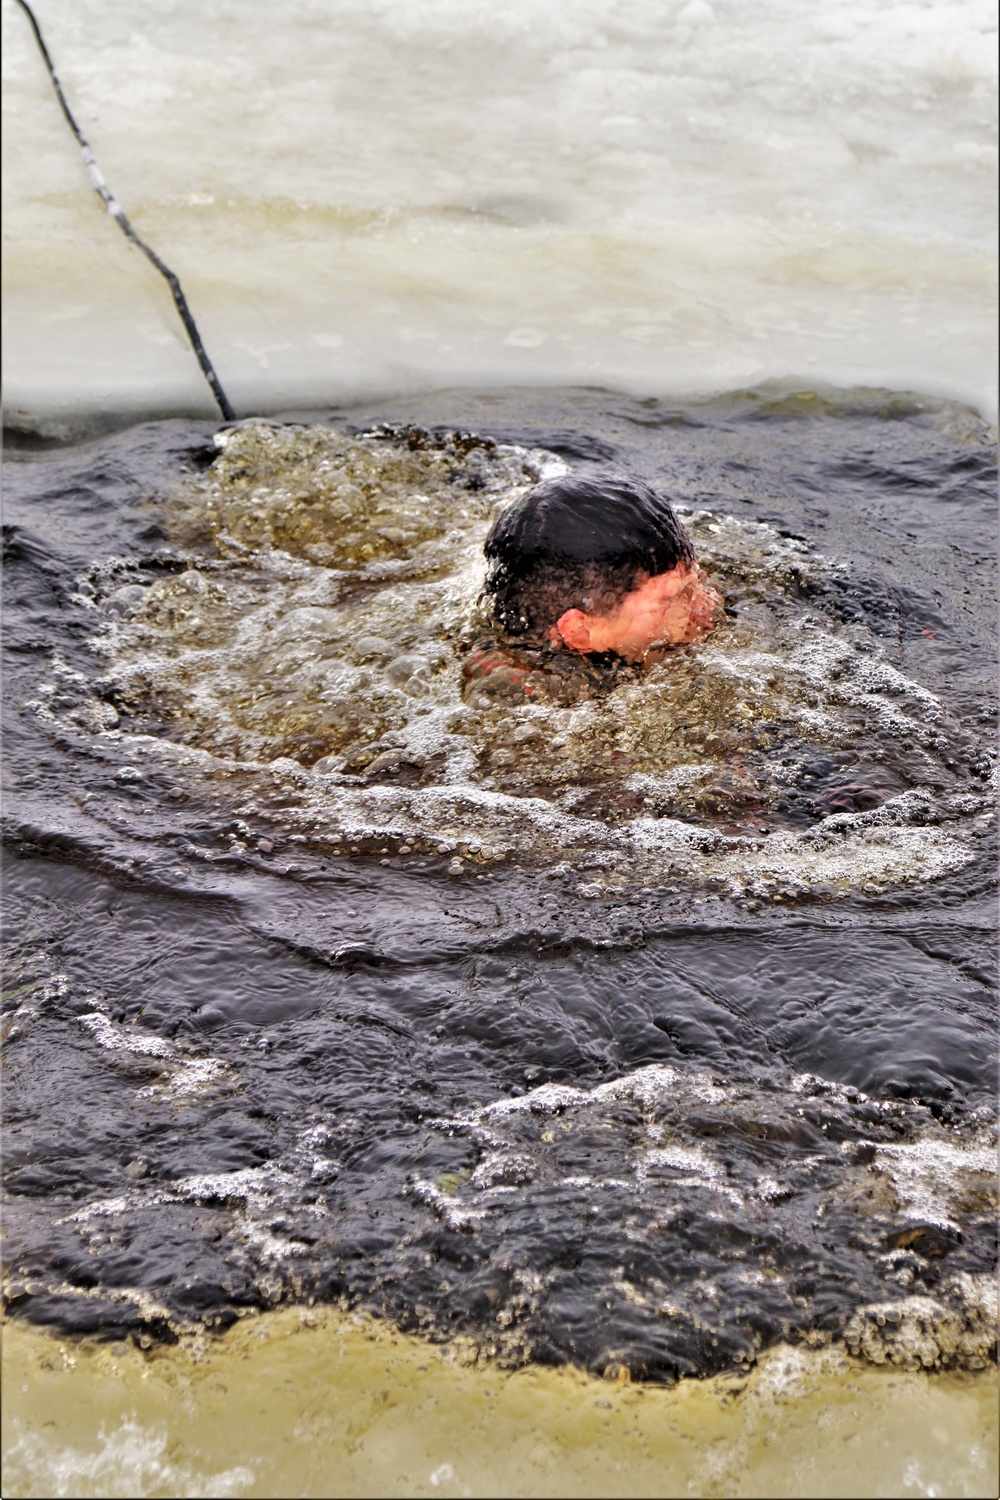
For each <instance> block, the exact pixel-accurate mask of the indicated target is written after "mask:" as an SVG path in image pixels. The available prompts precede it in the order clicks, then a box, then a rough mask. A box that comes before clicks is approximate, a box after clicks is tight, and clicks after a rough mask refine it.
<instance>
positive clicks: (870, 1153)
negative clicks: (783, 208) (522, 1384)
mask: <svg viewBox="0 0 1000 1500" xmlns="http://www.w3.org/2000/svg"><path fill="white" fill-rule="evenodd" d="M472 408H475V413H474V414H475V421H476V425H477V426H480V427H482V428H487V429H488V431H493V432H495V433H496V434H497V436H495V437H491V436H489V435H482V436H476V435H474V434H472V433H470V432H468V431H463V430H457V429H456V428H455V426H454V423H455V421H456V420H459V421H465V422H466V423H467V425H472V424H471V422H470V419H469V411H470V410H472ZM487 410H488V412H489V415H490V421H489V422H487V421H486V419H485V418H484V411H487ZM442 412H443V414H444V415H445V416H446V417H447V418H448V421H447V424H446V425H445V424H444V423H439V419H440V418H441V417H442ZM416 414H417V415H419V416H420V417H421V418H422V420H423V421H424V422H426V423H428V424H430V425H427V426H423V427H418V426H414V425H413V424H412V422H411V421H409V418H410V417H411V416H412V415H414V413H413V412H412V411H408V410H407V409H405V408H403V407H401V408H399V409H397V410H396V411H395V412H390V413H389V415H390V416H392V417H393V418H394V420H393V421H392V422H389V423H386V424H384V425H378V424H376V423H374V422H373V421H372V420H370V419H368V418H366V419H364V420H362V421H360V422H359V423H358V424H357V425H356V426H354V427H350V428H348V427H346V426H344V425H331V424H330V423H321V422H319V421H317V420H310V421H309V422H305V423H293V424H281V423H269V422H254V423H247V424H241V425H239V426H237V427H235V428H230V429H228V430H226V431H224V432H223V433H222V434H221V435H220V439H219V441H218V442H216V443H214V444H213V442H212V438H213V434H212V432H211V429H209V428H207V427H206V426H205V425H204V424H201V425H197V424H170V423H165V424H152V425H150V426H148V427H146V428H142V429H138V430H136V431H135V432H133V433H129V434H123V435H121V436H119V437H117V438H112V439H108V440H106V441H104V442H103V443H101V444H98V445H96V446H91V447H84V448H81V449H77V450H68V451H65V452H64V451H58V450H57V451H54V452H52V453H37V454H28V455H26V456H23V457H22V458H21V459H19V460H17V461H16V462H12V463H11V464H10V465H9V468H8V485H7V491H8V501H7V512H8V520H9V530H10V536H9V550H8V553H7V556H6V561H5V569H6V573H7V579H8V583H7V593H6V600H7V604H6V609H7V619H8V628H7V645H8V649H9V651H10V658H9V662H10V665H9V667H8V683H9V684H10V687H9V690H8V700H9V701H8V712H9V715H10V718H9V725H8V730H7V747H8V752H7V758H8V769H9V771H10V773H11V776H12V778H13V785H14V790H15V792H16V796H14V797H12V798H11V799H10V800H9V801H8V842H9V846H10V848H11V849H12V851H13V853H14V854H16V855H17V856H18V857H17V858H15V859H12V860H11V862H10V866H9V873H8V877H7V883H6V891H5V898H6V901H7V905H8V912H9V915H8V928H7V930H8V933H10V934H12V935H13V938H14V950H15V951H14V954H13V958H12V961H11V963H10V964H9V967H8V974H9V979H8V992H7V1000H6V1002H5V1003H6V1004H7V1006H8V1017H7V1025H8V1028H9V1030H8V1046H9V1058H10V1070H9V1074H8V1131H9V1138H8V1149H7V1153H6V1158H5V1168H6V1174H7V1190H8V1194H9V1197H8V1209H7V1212H6V1222H7V1225H8V1228H9V1230H10V1246H9V1250H8V1256H9V1280H8V1294H9V1300H10V1305H11V1306H12V1307H13V1308H15V1309H17V1310H19V1311H21V1312H23V1313H24V1314H26V1315H27V1316H28V1317H31V1318H33V1319H35V1320H36V1321H39V1322H47V1323H50V1324H52V1325H54V1326H56V1327H58V1328H61V1329H73V1330H76V1331H78V1332H96V1333H100V1334H104V1335H106V1334H109V1333H119V1334H121V1333H125V1332H131V1333H132V1334H133V1335H134V1336H135V1338H136V1339H138V1340H139V1341H140V1342H143V1341H149V1340H153V1341H156V1340H164V1339H168V1340H169V1339H171V1338H176V1337H179V1336H183V1337H187V1336H188V1334H189V1333H191V1332H193V1331H196V1330H198V1329H200V1328H204V1327H206V1326H209V1327H222V1326H225V1325H226V1324H228V1323H231V1322H232V1321H233V1320H234V1319H236V1318H238V1317H239V1316H241V1315H242V1314H243V1313H245V1312H246V1311H247V1310H248V1309H260V1308H270V1307H274V1306H275V1305H277V1304H280V1303H282V1302H287V1301H293V1302H294V1301H301V1300H304V1299H309V1298H312V1299H314V1300H319V1301H338V1300H343V1301H345V1302H347V1303H350V1304H357V1303H361V1304H363V1305H364V1306H366V1307H368V1308H370V1309H372V1310H373V1311H376V1312H378V1313H380V1314H382V1315H384V1316H387V1317H390V1318H392V1319H394V1320H396V1322H397V1323H398V1324H399V1325H400V1326H402V1327H404V1328H411V1329H418V1328H419V1329H423V1330H425V1331H426V1332H428V1333H430V1334H431V1335H433V1336H434V1337H437V1338H448V1339H453V1338H456V1337H460V1338H463V1339H465V1340H466V1344H465V1345H464V1346H463V1347H465V1348H466V1351H467V1354H468V1357H469V1358H476V1359H481V1360H483V1361H496V1360H499V1361H501V1362H503V1363H506V1364H513V1365H517V1364H520V1363H523V1362H525V1361H536V1362H560V1361H566V1360H570V1361H574V1362H576V1363H578V1364H580V1365H582V1366H585V1367H587V1368H589V1369H590V1370H592V1371H595V1372H604V1373H607V1374H618V1373H619V1372H620V1373H622V1374H625V1373H629V1374H632V1375H635V1376H645V1377H647V1378H655V1379H667V1380H669V1379H672V1378H674V1377H676V1376H677V1375H681V1374H689V1373H691V1374H706V1373H709V1372H712V1371H719V1370H723V1369H727V1368H730V1369H731V1368H744V1367H748V1366H749V1365H751V1364H753V1362H754V1361H755V1360H757V1358H758V1357H759V1355H760V1354H761V1351H763V1350H764V1349H766V1348H767V1347H768V1346H769V1345H772V1344H774V1343H775V1342H778V1341H781V1340H783V1339H789V1338H791V1339H799V1340H805V1341H807V1342H811V1343H823V1342H825V1341H828V1340H830V1339H843V1340H844V1341H845V1342H846V1344H847V1347H848V1349H849V1350H850V1351H852V1352H854V1353H856V1354H857V1356H858V1357H861V1358H864V1359H866V1360H868V1361H870V1362H875V1363H886V1364H893V1365H897V1366H905V1367H911V1368H912V1367H923V1368H939V1367H954V1366H965V1367H972V1368H978V1367H979V1366H980V1365H981V1364H982V1363H983V1362H984V1361H985V1360H986V1359H988V1358H989V1357H990V1349H991V1345H992V1338H993V1335H992V1331H991V1330H992V1322H991V1317H992V1315H991V1312H990V1302H989V1295H988V1292H989V1286H990V1282H989V1280H988V1277H989V1274H990V1271H991V1268H992V1265H993V1250H992V1232H993V1224H994V1220H993V1218H992V1208H991V1204H992V1196H993V1195H992V1178H991V1176H990V1174H989V1164H990V1161H991V1157H990V1151H991V1149H992V1141H993V1136H992V1134H991V1129H992V1115H991V1113H990V1108H989V1103H990V1100H991V1097H992V1088H993V1082H992V1080H993V1064H992V1041H991V1029H990V1028H991V1015H992V1009H991V1006H992V1001H991V996H990V994H989V989H988V982H989V971H988V969H987V967H986V965H985V962H984V957H983V953H984V944H985V943H986V942H987V941H988V939H989V936H990V923H991V920H992V918H991V916H989V915H984V908H983V906H982V904H981V903H982V901H983V897H984V892H985V891H986V889H987V881H988V878H989V865H988V858H987V854H986V846H987V843H988V838H989V831H990V827H991V822H990V806H991V804H990V803H989V801H988V797H987V793H988V787H989V780H990V776H991V771H992V752H991V750H990V747H989V746H988V745H987V744H985V743H984V740H983V729H984V725H985V723H986V722H987V720H988V719H989V716H990V714H991V698H990V692H991V689H990V686H989V674H990V671H991V660H992V659H991V656H990V647H989V635H988V621H989V618H990V617H989V613H988V610H989V595H990V587H989V577H988V572H987V565H988V561H989V560H988V558H987V556H986V553H985V547H984V544H983V541H982V538H983V536H984V535H985V531H984V529H983V528H984V516H985V512H986V506H985V501H984V499H983V497H984V496H985V493H986V488H985V477H986V472H987V466H988V454H987V452H986V449H985V447H984V442H983V438H982V434H981V433H980V432H979V430H978V429H977V427H976V424H975V422H974V421H973V420H972V419H971V418H970V417H969V416H968V414H966V413H962V412H960V411H958V410H956V409H953V408H949V407H946V406H942V405H940V404H938V405H934V404H932V403H920V402H916V401H910V400H904V399H902V398H892V399H891V400H890V399H888V398H882V397H877V396H872V395H871V394H867V395H866V394H864V393H856V394H855V395H853V396H850V397H834V396H829V397H827V398H826V399H824V400H819V399H818V398H816V397H814V396H812V395H795V394H785V395H781V396H775V395H774V393H773V392H772V393H764V394H754V393H749V394H743V395H741V396H738V397H734V398H726V400H725V401H722V400H720V401H719V402H716V403H714V404H713V403H706V404H704V405H702V406H700V407H697V408H695V407H692V408H691V409H690V410H684V411H681V410H676V409H669V408H666V407H664V406H662V405H661V404H659V403H656V402H630V401H628V400H627V399H626V398H622V397H613V396H610V395H607V394H604V395H602V394H600V393H581V392H576V393H564V394H562V395H559V394H556V395H549V396H546V397H544V398H543V397H540V396H538V395H537V394H535V395H533V396H532V398H531V400H530V401H529V402H526V401H525V398H524V397H522V396H518V395H517V394H516V393H515V394H513V395H509V396H506V397H490V398H489V399H488V401H486V400H484V399H483V398H480V399H479V402H478V405H477V403H476V401H474V400H473V399H472V398H469V399H468V401H467V403H466V408H465V409H464V410H463V409H462V402H461V400H460V399H459V398H452V397H448V398H445V397H442V398H439V401H438V405H437V406H435V403H434V402H433V401H430V400H428V401H427V402H425V403H424V409H423V410H421V411H420V412H418V413H416ZM397 419H398V420H397ZM436 424H437V425H436ZM568 465H569V466H573V467H579V468H586V469H589V470H590V471H592V472H593V471H596V470H599V469H600V468H601V467H602V466H603V467H609V466H614V467H616V468H619V469H621V468H625V469H627V470H630V471H631V472H635V473H638V474H641V475H643V477H649V478H652V479H653V480H654V481H655V482H657V483H660V484H661V485H663V487H664V488H665V489H666V490H667V492H668V493H670V494H671V495H672V496H675V497H676V499H677V501H678V504H679V507H680V509H681V510H682V513H683V514H684V516H685V519H686V523H687V524H688V526H689V528H690V531H691V534H692V537H693V539H694V541H695V545H696V548H697V551H698V554H699V557H700V559H701V560H702V563H703V565H704V567H705V569H706V571H707V572H708V573H709V575H710V576H711V577H712V578H713V579H714V580H715V582H716V583H717V584H718V586H719V588H720V590H721V592H722V594H723V595H724V598H725V601H726V615H725V618H724V620H723V621H722V622H721V623H720V626H719V628H718V629H717V631H716V632H715V633H714V634H713V635H712V636H711V637H710V638H709V639H708V640H706V641H704V642H702V643H701V644H699V645H694V646H689V647H684V648H678V649H674V650H671V651H668V652H667V653H665V655H664V656H663V659H662V660H659V661H657V662H655V663H651V664H650V665H649V666H648V668H647V669H645V670H644V671H639V670H636V669H633V668H626V667H623V666H621V665H619V666H617V667H614V666H609V667H606V668H598V667H595V666H594V665H593V664H590V665H588V664H586V663H572V662H569V661H568V659H566V658H564V657H560V658H556V657H553V656H550V655H548V654H547V653H544V652H542V653H539V654H538V657H537V659H530V660H527V661H526V663H525V673H524V676H523V677H522V678H521V679H518V678H516V676H515V677H511V676H510V674H508V675H507V677H506V678H505V677H504V676H503V675H502V674H501V673H485V672H483V671H481V670H479V668H478V667H477V666H476V663H477V662H478V663H481V662H482V660H483V659H484V658H483V652H484V651H485V652H486V654H487V656H488V653H489V647H488V646H484V642H485V641H488V639H489V637H490V635H491V626H490V622H489V621H488V619H486V618H485V617H484V615H483V613H482V605H481V602H480V598H479V592H480V588H481V582H482V543H483V539H484V537H485V534H486V532H487V530H488V528H489V525H490V524H491V520H492V518H493V516H494V515H495V514H496V512H497V508H498V507H500V506H503V505H505V504H508V503H510V501H511V500H512V499H513V498H515V497H516V496H517V495H518V494H520V493H523V491H524V489H525V487H527V486H529V485H531V484H532V483H534V482H536V480H537V479H538V478H539V477H540V476H541V475H543V474H545V473H551V472H554V471H557V470H558V469H560V468H563V467H566V466H568ZM477 653H478V654H477ZM470 663H471V666H470ZM524 681H527V682H528V684H529V686H530V687H531V691H530V692H525V691H523V690H521V687H520V686H519V685H518V684H519V683H521V684H522V685H523V682H524Z"/></svg>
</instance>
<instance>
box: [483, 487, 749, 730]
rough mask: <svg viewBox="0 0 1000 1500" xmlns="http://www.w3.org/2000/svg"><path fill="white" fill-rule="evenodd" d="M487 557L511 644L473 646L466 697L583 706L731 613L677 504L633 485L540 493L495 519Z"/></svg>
mask: <svg viewBox="0 0 1000 1500" xmlns="http://www.w3.org/2000/svg"><path fill="white" fill-rule="evenodd" d="M486 556H487V559H488V560H489V564H490V569H489V573H488V575H487V580H486V588H485V596H486V599H487V601H488V603H489V605H490V607H491V609H492V613H493V617H494V619H495V621H496V623H497V625H498V627H499V628H500V632H501V633H502V636H503V638H504V639H503V640H502V641H497V640H483V641H479V642H477V643H476V645H475V646H474V647H473V650H472V652H471V653H470V655H469V657H468V658H467V660H466V664H465V668H464V674H463V675H464V677H465V680H466V684H467V686H466V695H467V696H477V697H479V696H483V695H485V696H488V697H491V698H496V697H510V698H515V699H516V698H524V699H532V698H535V699H538V700H546V699H547V700H550V701H551V700H553V699H554V700H556V701H559V702H565V703H572V702H576V701H578V699H579V698H580V697H581V696H586V694H587V692H588V690H589V688H591V687H596V686H597V685H599V683H600V682H601V681H607V680H608V677H609V675H610V676H612V677H615V678H617V677H618V676H620V675H621V672H622V670H623V668H624V669H625V670H628V669H629V668H635V667H642V666H644V665H648V664H651V663H652V662H654V661H658V660H660V659H661V658H662V656H663V653H664V652H665V651H666V650H667V649H668V648H669V647H671V646H678V645H685V644H687V643H688V642H691V641H697V640H701V639H702V638H703V637H704V636H706V635H707V634H708V633H709V632H710V631H711V630H713V629H714V628H715V625H716V623H717V622H718V619H719V617H720V615H721V613H722V598H721V596H720V594H719V593H718V591H717V590H716V589H715V588H714V587H713V585H712V584H711V583H709V582H708V580H707V579H706V578H705V577H704V576H703V574H702V572H701V569H700V568H699V566H698V562H697V560H696V558H695V555H694V550H693V548H692V546H691V542H690V540H689V538H688V536H687V533H686V532H685V530H684V528H683V526H682V525H681V523H680V521H679V520H678V519H677V516H676V515H675V513H674V511H673V509H672V507H671V506H670V504H669V503H668V501H666V500H664V499H663V497H662V496H660V495H658V494H657V493H656V492H655V491H654V490H652V489H650V488H649V486H648V485H644V484H640V483H636V482H635V481H633V480H628V479H620V478H607V479H581V478H577V477H573V476H568V477H565V478H561V479H555V480H547V481H545V482H544V483H542V484H539V485H536V487H535V488H534V489H533V490H531V491H530V492H529V494H528V495H526V496H525V497H524V498H523V499H522V500H521V501H519V502H518V503H517V504H516V505H513V506H511V507H510V508H509V509H508V510H506V511H504V512H503V513H502V514H501V515H500V517H499V518H498V519H497V521H496V522H495V523H494V526H493V528H492V530H491V532H490V535H489V537H488V538H487V541H486Z"/></svg>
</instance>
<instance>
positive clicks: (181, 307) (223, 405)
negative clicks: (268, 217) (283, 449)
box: [17, 0, 236, 422]
mask: <svg viewBox="0 0 1000 1500" xmlns="http://www.w3.org/2000/svg"><path fill="white" fill-rule="evenodd" d="M17 3H18V5H20V7H21V9H22V10H23V11H24V13H25V15H26V16H27V17H28V20H29V21H30V22H31V29H32V31H33V32H34V33H35V41H36V42H37V43H38V48H39V51H40V52H41V54H42V57H43V58H44V59H45V66H46V67H47V68H48V70H49V77H50V78H51V79H52V87H53V88H54V89H55V91H56V98H57V99H58V100H59V104H60V106H61V108H62V112H63V114H64V115H65V116H66V123H67V124H68V125H69V128H70V130H72V132H73V134H74V135H75V136H76V138H77V140H78V141H79V143H80V151H81V152H82V154H83V165H84V167H85V168H86V172H87V176H88V177H89V178H90V184H91V187H92V188H93V189H94V192H95V193H97V195H98V197H100V198H102V199H103V200H104V203H105V204H106V205H107V210H108V213H109V214H110V215H111V217H112V218H113V219H116V220H117V221H118V227H119V228H120V229H121V231H122V233H123V234H124V235H125V237H126V239H129V240H131V241H132V244H133V245H135V246H137V247H138V249H140V250H141V251H142V253H143V255H144V256H145V257H146V259H147V260H148V261H149V262H150V263H151V264H152V265H154V266H155V267H156V269H157V270H158V271H159V273H160V275H161V276H162V277H163V279H164V281H166V283H167V285H168V286H169V288H170V290H171V292H172V293H173V298H174V303H175V305H176V307H177V311H178V312H179V313H180V317H181V322H182V323H183V324H184V327H185V329H186V330H187V336H188V338H189V339H190V340H191V348H192V349H193V350H194V352H195V356H196V357H197V360H198V363H199V364H200V365H201V368H202V373H203V375H204V376H205V379H206V380H207V381H208V383H209V385H210V386H211V387H212V395H213V396H214V397H215V399H216V401H217V402H218V403H219V410H220V411H221V412H222V415H223V416H224V417H225V419H226V421H227V422H231V421H232V420H233V419H234V417H235V416H236V413H235V412H234V411H233V408H232V407H231V406H230V404H229V398H228V396H227V395H226V393H225V391H224V390H223V389H222V382H221V381H220V380H219V377H218V375H216V373H215V368H214V366H213V364H212V361H211V360H210V359H209V357H208V355H207V354H206V352H205V345H204V344H203V343H202V341H201V334H200V333H199V332H198V325H197V324H196V323H195V320H194V318H193V317H192V316H191V309H190V308H189V307H188V304H187V298H186V297H185V295H184V293H183V291H182V290H181V284H180V282H179V281H178V280H177V277H176V276H175V275H174V273H173V271H171V269H170V267H169V266H165V265H164V264H163V261H162V260H161V259H160V257H159V256H158V255H157V253H156V251H155V250H153V249H152V248H151V247H150V246H149V245H147V244H146V242H145V240H143V239H140V238H139V236H138V235H137V234H136V232H135V230H134V229H133V228H132V225H131V224H130V223H129V221H128V217H127V215H126V213H125V210H124V209H123V208H122V206H121V204H120V203H119V202H118V199H117V198H116V197H115V195H114V194H113V193H112V191H111V189H110V188H109V187H108V185H107V183H106V182H105V181H104V178H103V177H102V176H101V171H100V168H99V167H98V165H97V162H96V161H95V159H94V153H93V151H92V150H91V149H90V142H89V141H88V140H87V137H86V136H85V135H84V133H83V131H82V130H81V129H80V127H79V125H78V124H77V123H76V119H75V118H74V115H73V111H72V110H71V109H70V107H69V105H68V104H67V102H66V95H65V94H64V93H63V89H62V84H61V83H60V82H59V75H58V73H57V72H56V70H55V66H54V64H53V62H52V59H51V57H50V56H49V49H48V47H46V45H45V38H44V37H43V36H42V32H41V28H40V27H39V25H38V22H37V21H36V20H35V13H34V11H33V10H32V9H31V6H30V5H28V4H27V0H17Z"/></svg>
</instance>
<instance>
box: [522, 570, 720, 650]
mask: <svg viewBox="0 0 1000 1500" xmlns="http://www.w3.org/2000/svg"><path fill="white" fill-rule="evenodd" d="M721 605H722V600H721V598H720V596H719V594H718V592H717V590H716V589H714V588H713V587H712V585H711V584H710V583H708V582H706V581H705V580H704V579H703V578H702V576H701V569H700V568H699V567H698V564H697V563H691V564H688V563H678V564H677V566H676V567H675V568H671V569H670V571H669V573H657V574H655V575H654V576H653V577H652V578H646V580H645V582H641V583H639V584H638V585H637V586H636V587H635V588H634V589H633V590H632V592H631V593H629V594H626V595H625V597H624V599H623V600H622V601H621V603H620V604H619V605H618V607H617V608H616V609H614V610H612V611H611V613H610V614H606V615H588V614H585V613H584V611H583V610H582V609H568V610H567V611H566V613H565V614H564V615H562V616H560V618H559V620H558V621H557V622H556V624H555V625H553V626H552V628H551V630H550V631H549V639H550V640H552V641H555V642H556V644H558V645H565V646H568V647H569V649H570V650H571V651H583V652H587V651H614V652H616V653H617V654H618V655H619V656H622V657H624V658H625V660H626V661H632V662H635V661H642V660H643V658H644V657H645V656H646V655H647V654H648V653H649V652H650V651H651V650H652V649H653V647H654V646H678V645H682V644H684V643H685V642H686V641H697V640H700V639H701V638H702V636H705V635H708V633H709V631H710V630H714V628H715V623H716V616H717V614H718V612H719V610H720V608H721Z"/></svg>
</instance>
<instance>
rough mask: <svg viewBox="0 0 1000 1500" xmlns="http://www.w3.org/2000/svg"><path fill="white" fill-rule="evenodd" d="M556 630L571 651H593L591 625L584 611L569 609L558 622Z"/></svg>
mask: <svg viewBox="0 0 1000 1500" xmlns="http://www.w3.org/2000/svg"><path fill="white" fill-rule="evenodd" d="M556 629H557V630H558V632H559V634H560V635H561V636H562V638H563V640H564V641H565V642H566V644H567V646H568V647H569V649H570V650H571V651H591V650H593V646H592V644H591V640H590V625H589V623H588V620H587V616H586V615H585V614H584V612H583V610H582V609H568V610H567V611H566V613H565V614H564V615H560V617H559V619H558V620H557V621H556Z"/></svg>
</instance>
